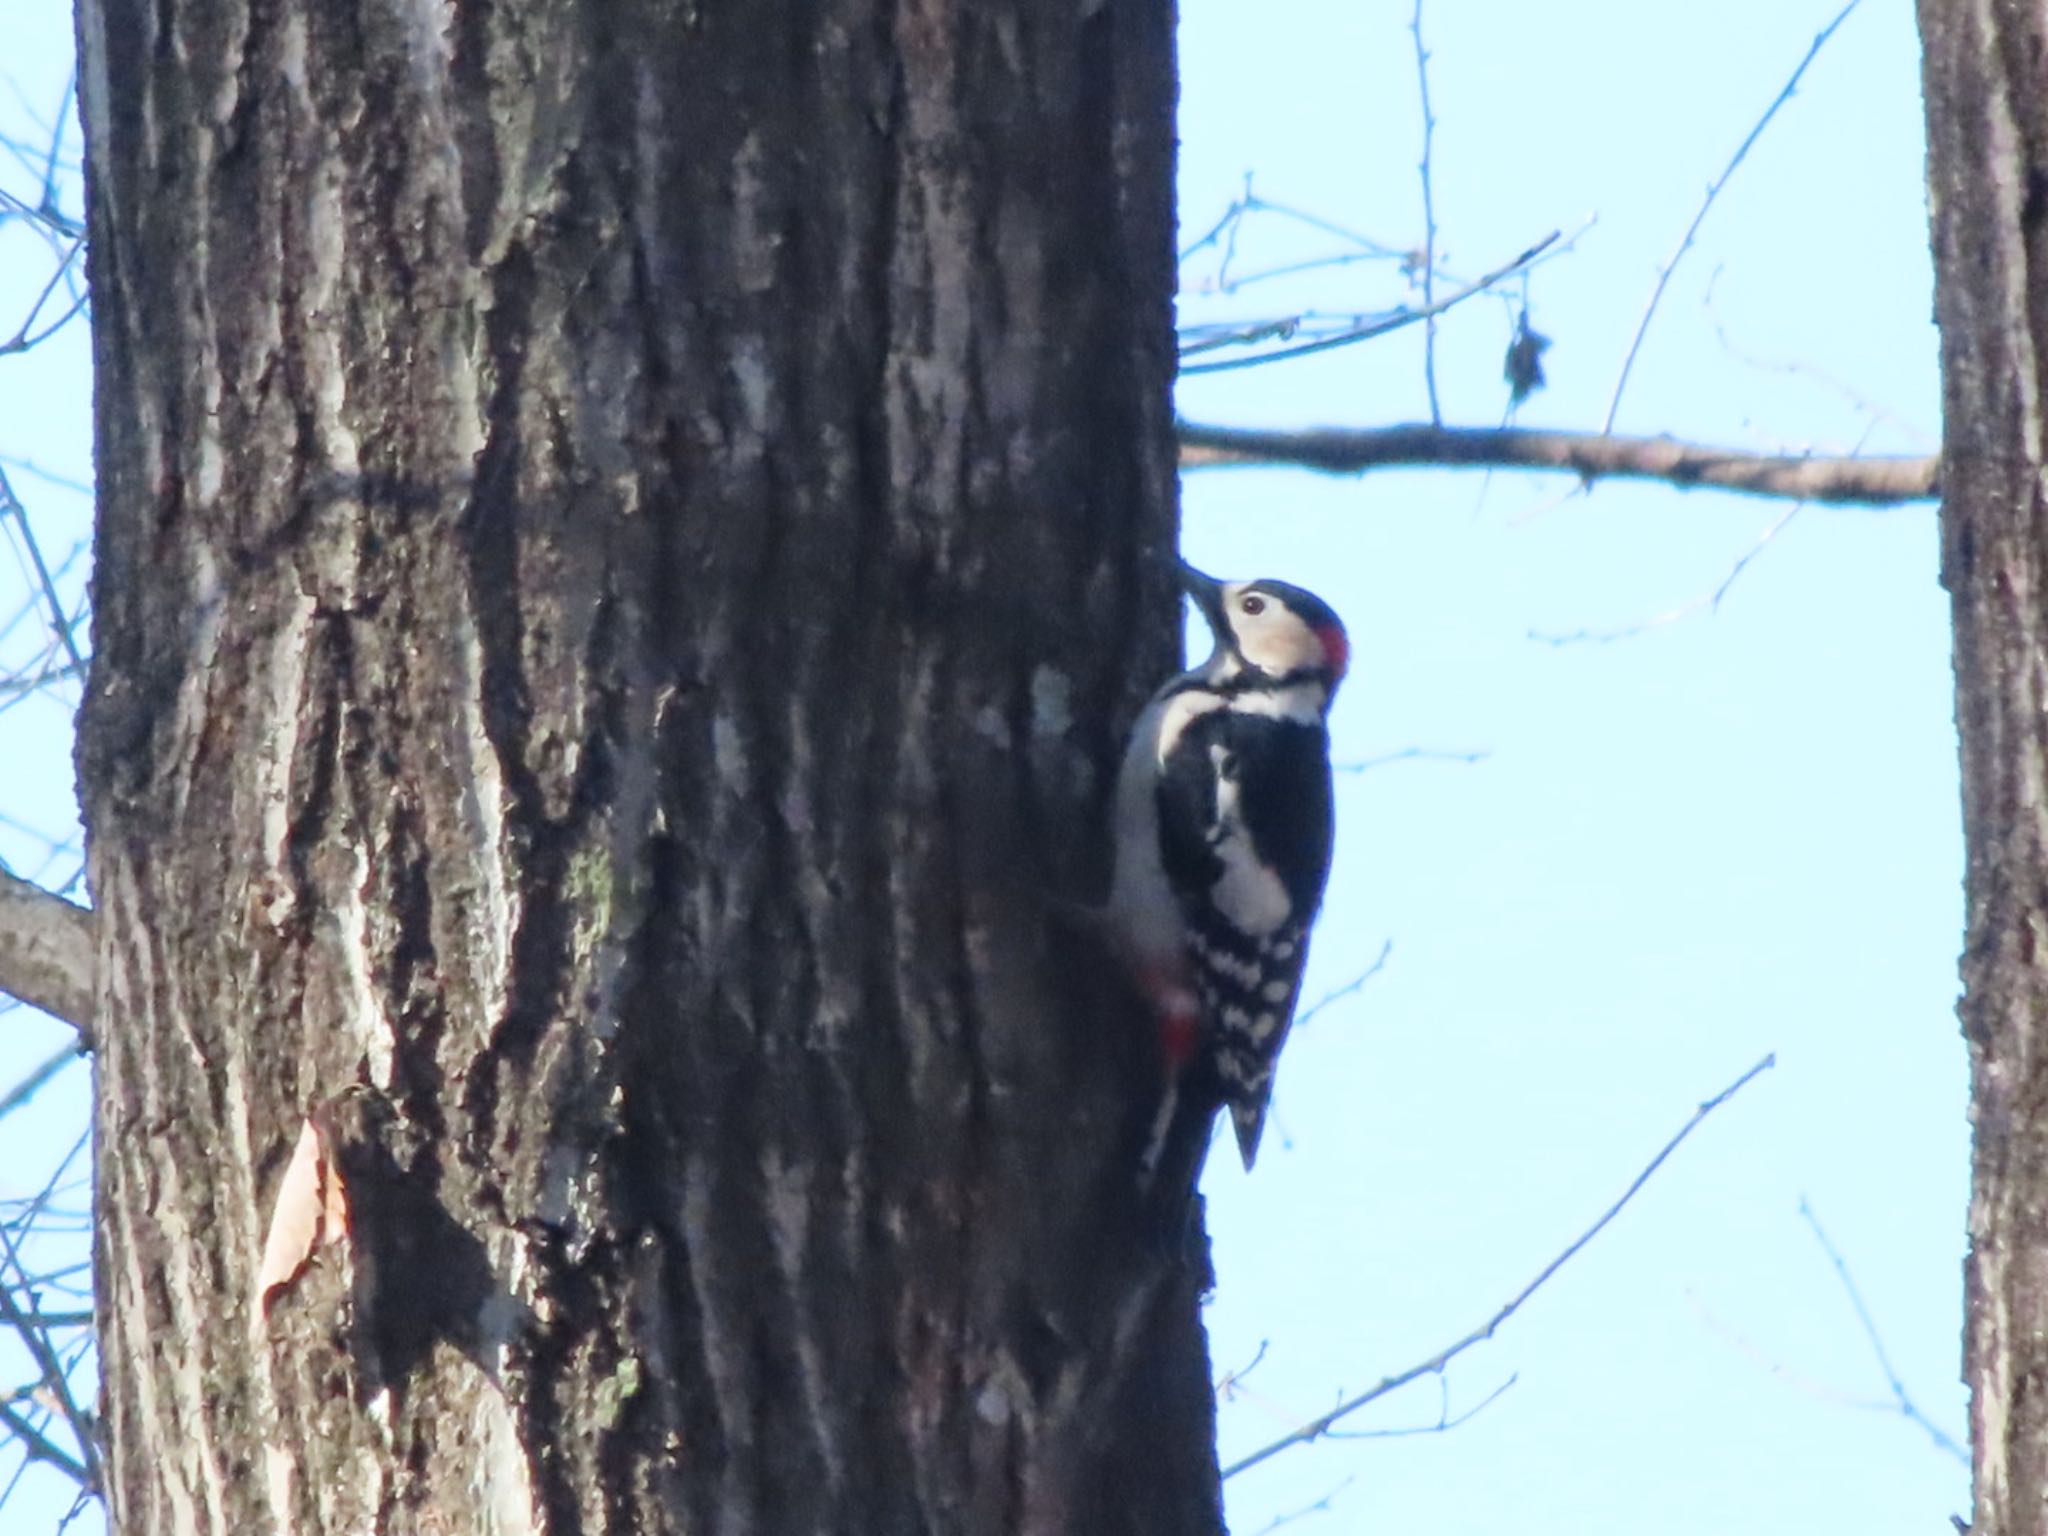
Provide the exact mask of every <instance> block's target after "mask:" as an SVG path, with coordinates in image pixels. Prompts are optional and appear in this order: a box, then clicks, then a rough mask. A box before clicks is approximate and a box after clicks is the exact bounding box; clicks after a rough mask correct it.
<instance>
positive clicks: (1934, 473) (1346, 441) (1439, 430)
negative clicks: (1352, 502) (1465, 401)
mask: <svg viewBox="0 0 2048 1536" xmlns="http://www.w3.org/2000/svg"><path fill="white" fill-rule="evenodd" d="M1277 465H1291V466H1293V467H1295V468H1298V469H1313V470H1319V471H1321V472H1322V473H1324V474H1332V475H1356V474H1363V473H1364V472H1365V471H1367V470H1371V469H1400V468H1411V469H1413V468H1428V469H1443V468H1459V469H1538V470H1559V471H1563V472H1567V473H1570V474H1575V475H1577V476H1579V477H1580V478H1581V479H1583V480H1600V479H1629V480H1661V481H1663V482H1664V483H1665V484H1667V485H1671V486H1674V487H1676V488H1677V489H1679V490H1693V489H1696V488H1700V487H1706V488H1709V489H1713V490H1721V491H1733V492H1736V493H1738V494H1741V495H1747V496H1775V497H1781V498H1788V499H1791V500H1795V501H1812V502H1824V503H1828V504H1832V505H1836V506H1873V507H1882V506H1898V505H1901V504H1904V503H1906V502H1916V501H1932V500H1934V499H1935V498H1936V497H1938V496H1939V495H1940V494H1941V461H1940V459H1939V458H1937V457H1934V456H1925V457H1911V458H1904V457H1873V458H1848V457H1841V456H1834V455H1825V454H1778V455H1773V454H1758V453H1745V452H1743V451H1742V450H1740V449H1736V448H1718V447H1714V446H1712V445H1710V444H1706V443H1687V442H1681V441H1679V440H1678V439H1676V438H1670V437H1609V436H1595V435H1591V434H1588V433H1583V432H1535V431H1524V430H1522V429H1521V428H1517V427H1434V426H1430V425H1428V424H1427V423H1415V424H1412V425H1404V426H1395V427H1355V428H1354V427H1317V428H1310V429H1309V430H1307V431H1296V432H1279V431H1262V430H1255V429H1251V428H1239V427H1205V426H1198V425H1195V424H1194V423H1192V422H1182V423H1181V427H1180V466H1181V468H1182V469H1212V468H1238V467H1248V466H1277Z"/></svg>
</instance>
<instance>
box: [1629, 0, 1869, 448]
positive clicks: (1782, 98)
mask: <svg viewBox="0 0 2048 1536" xmlns="http://www.w3.org/2000/svg"><path fill="white" fill-rule="evenodd" d="M1862 3H1863V0H1849V3H1848V4H1847V5H1845V6H1843V7H1842V9H1841V10H1840V11H1839V12H1837V13H1836V15H1835V19H1834V20H1833V21H1831V22H1829V23H1828V24H1827V25H1826V26H1824V27H1822V28H1821V29H1820V32H1819V34H1818V35H1817V36H1815V38H1814V40H1813V46H1812V47H1810V48H1808V49H1807V50H1806V57H1805V58H1803V59H1801V60H1800V61H1799V67H1798V68H1797V69H1795V70H1793V71H1792V78H1791V79H1789V80H1787V81H1786V82H1785V88H1784V89H1783V90H1781V91H1780V92H1778V94H1777V96H1776V97H1775V98H1774V99H1773V100H1772V102H1771V104H1770V105H1769V106H1768V107H1766V108H1764V115H1763V116H1762V117H1760V118H1758V119H1757V120H1756V126H1755V127H1753V128H1751V129H1750V130H1749V136H1748V137H1747V138H1745V139H1744V140H1743V141H1742V143H1741V144H1740V145H1738V146H1737V147H1736V150H1735V153H1734V155H1732V156H1731V157H1730V158H1729V161H1728V163H1727V165H1725V166H1723V167H1722V169H1721V174H1720V175H1719V176H1716V177H1715V178H1714V179H1713V180H1712V181H1710V182H1708V183H1707V195H1706V197H1705V198H1704V199H1702V200H1701V202H1700V207H1699V212H1697V213H1695V214H1694V215H1693V216H1692V222H1691V223H1690V224H1688V225H1686V227H1685V234H1684V236H1683V237H1682V238H1681V239H1680V240H1679V242H1678V246H1677V249H1675V250H1673V251H1672V253H1671V254H1670V256H1669V257H1667V258H1666V259H1665V262H1664V265H1663V266H1661V267H1659V268H1658V269H1657V281H1656V282H1655V283H1654V284H1653V285H1652V286H1651V288H1650V302H1649V303H1648V304H1646V305H1644V306H1643V317H1642V319H1641V320H1639V321H1637V322H1636V334H1635V339H1634V340H1632V341H1631V342H1630V343H1629V345H1628V351H1627V352H1626V353H1625V354H1623V356H1622V359H1621V373H1620V375H1619V376H1618V377H1617V378H1616V379H1615V381H1614V393H1613V394H1612V395H1610V396H1609V397H1608V400H1607V415H1606V418H1605V419H1604V420H1603V421H1602V422H1601V423H1600V430H1601V432H1602V433H1608V432H1612V431H1613V430H1614V418H1615V414H1616V413H1617V412H1618V411H1620V409H1621V392H1622V391H1623V390H1624V389H1626V388H1627V387H1628V375H1629V370H1630V369H1632V368H1633V367H1635V363H1636V353H1638V352H1640V351H1641V350H1642V346H1643V337H1644V335H1645V334H1646V333H1647V332H1648V331H1649V329H1650V320H1651V318H1652V317H1653V316H1654V315H1655V314H1656V313H1657V305H1658V303H1659V301H1661V300H1662V299H1663V297H1664V288H1665V285H1666V284H1668V283H1669V282H1670V281H1671V274H1672V273H1673V272H1675V271H1677V270H1678V263H1679V262H1680V261H1681V260H1683V259H1684V257H1685V253H1686V252H1687V251H1689V250H1691V249H1692V242H1693V237H1694V236H1695V235H1697V234H1698V233H1699V232H1700V226H1701V225H1702V224H1704V223H1705V222H1706V220H1707V214H1708V213H1709V212H1710V211H1711V210H1712V209H1713V206H1714V199H1716V198H1717V197H1719V196H1720V195H1721V189H1722V188H1723V187H1725V186H1727V185H1728V178H1729V177H1731V176H1733V175H1734V174H1735V170H1736V167H1737V166H1739V165H1741V164H1742V162H1743V160H1744V159H1745V158H1746V157H1747V156H1748V154H1749V151H1750V149H1751V147H1752V146H1753V145H1754V144H1755V143H1756V141H1757V140H1758V139H1759V138H1761V137H1762V136H1763V131H1764V129H1766V128H1768V127H1769V126H1770V124H1771V119H1772V118H1774V117H1776V116H1777V115H1778V108H1780V107H1782V106H1784V105H1785V103H1786V102H1788V101H1790V100H1791V99H1792V94H1793V92H1794V91H1796V90H1797V89H1798V88H1799V81H1800V77H1801V76H1803V75H1804V74H1805V73H1806V67H1807V65H1809V64H1811V63H1812V62H1813V61H1814V58H1815V57H1816V56H1817V55H1818V54H1819V53H1820V51H1821V49H1822V48H1824V47H1826V46H1827V41H1828V39H1829V38H1831V37H1833V36H1834V35H1835V29H1836V28H1837V27H1839V26H1840V25H1841V24H1842V23H1843V22H1845V21H1847V20H1848V19H1849V13H1850V12H1851V11H1853V10H1855V9H1856V7H1857V6H1859V5H1861V4H1862Z"/></svg>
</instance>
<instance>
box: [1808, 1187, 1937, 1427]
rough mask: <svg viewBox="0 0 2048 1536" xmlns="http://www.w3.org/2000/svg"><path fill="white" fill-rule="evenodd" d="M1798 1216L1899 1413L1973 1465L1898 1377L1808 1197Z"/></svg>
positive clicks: (1851, 1279)
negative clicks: (1842, 1294)
mask: <svg viewBox="0 0 2048 1536" xmlns="http://www.w3.org/2000/svg"><path fill="white" fill-rule="evenodd" d="M1799 1215H1800V1218H1801V1219H1802V1220H1803V1221H1805V1223H1806V1225H1807V1227H1808V1228H1809V1229H1810V1230H1811V1231H1812V1233H1813V1240H1814V1241H1815V1242H1817V1243H1819V1244H1820V1251H1821V1252H1822V1253H1824V1254H1826V1255H1827V1256H1828V1262H1829V1263H1830V1264H1832V1265H1834V1266H1835V1278H1836V1279H1838V1280H1840V1281H1841V1282H1842V1290H1843V1291H1844V1292H1845V1293H1846V1294H1847V1295H1848V1297H1849V1305H1850V1306H1851V1307H1853V1308H1854V1309H1855V1311H1856V1321H1857V1322H1859V1323H1861V1324H1862V1325H1863V1337H1864V1338H1865V1339H1867V1340H1868V1341H1869V1342H1870V1352H1871V1354H1873V1355H1875V1356H1876V1357H1877V1368H1878V1369H1879V1370H1881V1371H1883V1372H1884V1384H1885V1385H1886V1386H1887V1387H1889V1388H1890V1389H1891V1394H1892V1401H1893V1402H1894V1403H1896V1404H1897V1405H1898V1410H1899V1414H1900V1416H1901V1417H1902V1418H1904V1419H1906V1420H1907V1421H1908V1422H1910V1423H1914V1424H1918V1425H1919V1426H1920V1427H1921V1429H1923V1430H1925V1431H1926V1432H1927V1438H1928V1439H1930V1440H1932V1441H1933V1442H1934V1447H1935V1449H1936V1450H1939V1451H1946V1452H1947V1453H1948V1454H1949V1455H1951V1456H1953V1457H1954V1458H1955V1459H1956V1460H1957V1461H1959V1462H1961V1463H1962V1464H1963V1465H1964V1466H1966V1467H1967V1466H1968V1465H1969V1464H1970V1453H1969V1452H1968V1451H1966V1450H1964V1449H1963V1448H1962V1446H1960V1445H1958V1444H1957V1443H1956V1442H1955V1441H1954V1440H1953V1439H1951V1438H1950V1437H1949V1435H1948V1434H1947V1433H1946V1432H1945V1431H1944V1430H1943V1429H1942V1428H1941V1426H1940V1425H1938V1424H1936V1423H1935V1422H1934V1421H1933V1420H1932V1419H1930V1418H1928V1417H1927V1415H1926V1414H1924V1413H1922V1412H1921V1411H1920V1405H1919V1404H1918V1403H1916V1402H1914V1401H1913V1397H1912V1394H1911V1393H1909V1392H1908V1391H1907V1390H1906V1384H1905V1383H1904V1382H1903V1381H1901V1380H1899V1373H1898V1370H1897V1369H1896V1368H1895V1367H1894V1366H1893V1365H1892V1360H1891V1356H1890V1355H1889V1354H1887V1353H1886V1352H1885V1347H1884V1338H1883V1336H1882V1335H1881V1334H1879V1333H1878V1331H1877V1320H1876V1319H1875V1318H1873V1317H1872V1316H1871V1315H1870V1308H1869V1307H1867V1306H1865V1305H1864V1302H1863V1293H1862V1292H1861V1291H1859V1290H1858V1289H1857V1288H1856V1280H1855V1277H1854V1276H1852V1275H1851V1274H1850V1273H1849V1263H1848V1260H1846V1259H1844V1258H1843V1257H1842V1253H1841V1250H1840V1249H1838V1248H1837V1247H1835V1245H1834V1244H1833V1243H1832V1242H1830V1241H1829V1240H1828V1234H1827V1232H1826V1230H1825V1229H1823V1228H1822V1226H1821V1224H1820V1218H1819V1217H1818V1216H1816V1215H1815V1214H1814V1213H1813V1207H1812V1206H1811V1205H1809V1204H1808V1203H1807V1201H1806V1197H1805V1196H1804V1195H1801V1196H1800V1197H1799Z"/></svg>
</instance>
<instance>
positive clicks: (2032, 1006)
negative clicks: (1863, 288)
mask: <svg viewBox="0 0 2048 1536" xmlns="http://www.w3.org/2000/svg"><path fill="white" fill-rule="evenodd" d="M1920 27H1921V35H1922V39H1923V42H1924V44H1925V49H1924V85H1925V93H1926V98H1927V121H1928V183H1929V202H1930V205H1931V212H1932V223H1933V236H1934V253H1935V269H1936V300H1937V303H1936V318H1937V320H1938V321H1939V324H1940V327H1941V343H1942V372H1943V383H1944V428H1943V432H1944V440H1943V450H1942V580H1943V583H1944V585H1946V586H1947V588H1948V590H1949V592H1950V595H1951V600H1952V606H1953V609H1954V617H1955V665H1956V683H1957V694H1956V717H1957V726H1958V728H1959V733H1960V736H1961V740H1962V780H1963V819H1964V832H1965V842H1966V847H1967V852H1968V875H1967V882H1966V890H1967V903H1966V914H1967V916H1966V932H1965V939H1964V951H1963V959H1962V979H1963V1000H1962V1004H1961V1009H1960V1012H1961V1016H1962V1023H1963V1030H1964V1034H1965V1037H1966V1038H1967V1040H1968V1042H1969V1046H1970V1058H1971V1078H1972V1121H1973V1128H1974V1155H1973V1170H1972V1194H1971V1204H1970V1254H1969V1259H1968V1263H1967V1268H1966V1293H1967V1309H1966V1319H1967V1321H1966V1329H1965V1340H1964V1343H1965V1373H1966V1375H1967V1377H1968V1380H1969V1383H1970V1390H1971V1439H1972V1443H1973V1449H1974V1456H1975V1473H1976V1511H1975V1515H1974V1524H1973V1527H1972V1528H1973V1529H1974V1530H1976V1531H1978V1532H1981V1533H1986V1536H2000V1533H2004V1532H2009V1531H2014V1532H2016V1531H2023V1530H2031V1529H2034V1528H2035V1526H2036V1525H2037V1524H2038V1519H2039V1511H2040V1509H2041V1508H2042V1506H2043V1504H2044V1503H2048V1393H2044V1391H2043V1390H2042V1388H2043V1387H2044V1386H2048V1118H2044V1116H2043V1112H2042V1106H2043V1105H2044V1104H2048V1042H2044V1040H2043V1038H2042V1035H2041V1030H2042V1022H2043V1020H2044V1019H2048V970H2044V966H2048V954H2044V950H2048V876H2044V873H2043V871H2044V870H2048V811H2044V807H2048V725H2044V721H2048V677H2044V661H2043V658H2044V657H2048V492H2044V489H2043V487H2044V485H2048V481H2044V479H2043V471H2044V468H2048V419H2044V410H2043V401H2044V399H2048V367H2044V359H2048V350H2044V344H2043V343H2044V338H2048V66H2044V62H2043V61H2044V59H2048V12H2044V9H2043V7H2042V6H2041V5H2039V4H2033V3H2030V4H2026V5H2018V6H2006V5H1992V4H1988V3H1985V0H1922V3H1921V5H1920Z"/></svg>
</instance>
